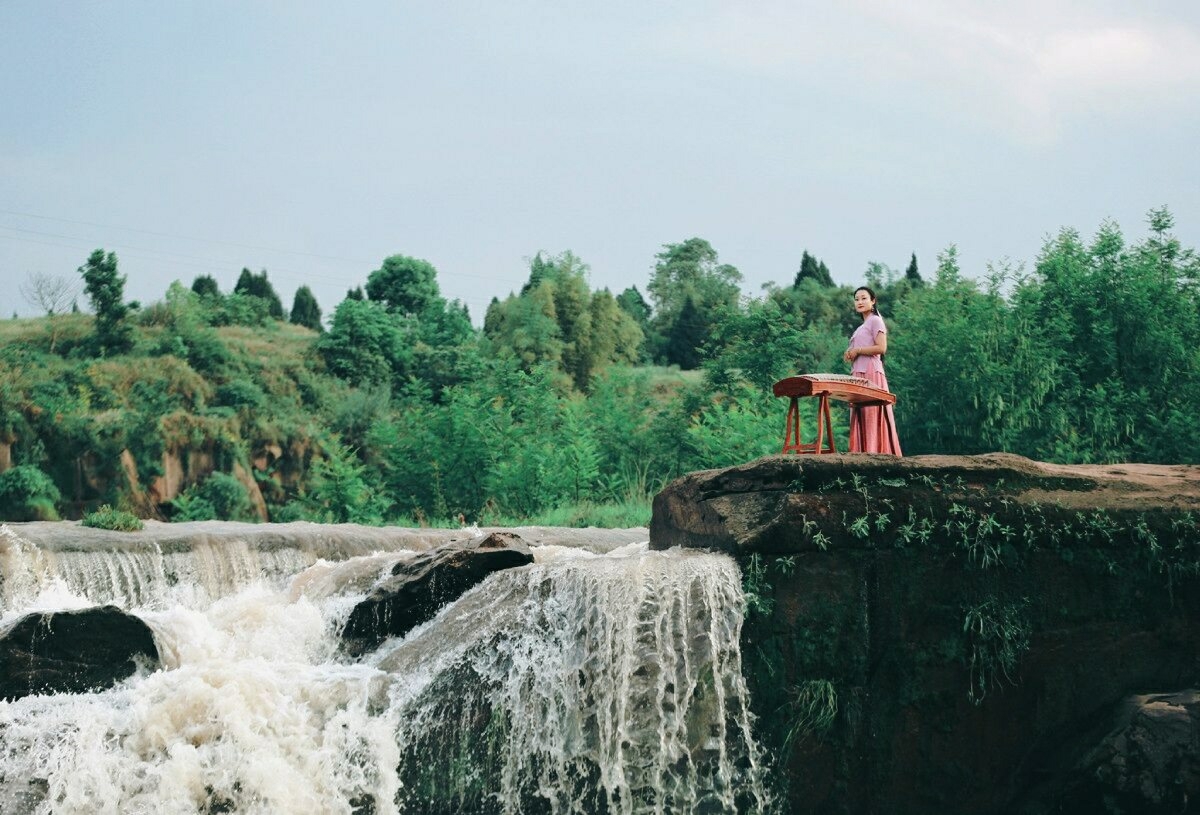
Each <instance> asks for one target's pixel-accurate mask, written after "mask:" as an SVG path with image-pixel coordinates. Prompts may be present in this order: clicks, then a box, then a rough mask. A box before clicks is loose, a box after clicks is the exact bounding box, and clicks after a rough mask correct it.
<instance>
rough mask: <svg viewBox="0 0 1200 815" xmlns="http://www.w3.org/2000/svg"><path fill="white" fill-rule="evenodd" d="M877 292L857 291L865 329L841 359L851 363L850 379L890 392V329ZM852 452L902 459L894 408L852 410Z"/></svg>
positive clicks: (856, 303) (852, 339)
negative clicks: (886, 359) (883, 420)
mask: <svg viewBox="0 0 1200 815" xmlns="http://www.w3.org/2000/svg"><path fill="white" fill-rule="evenodd" d="M875 304H876V300H875V292H873V291H871V290H870V289H869V288H867V287H866V286H859V287H858V288H857V289H855V290H854V310H855V311H857V312H858V313H859V315H861V316H862V320H863V322H862V325H860V326H859V327H858V328H857V329H855V331H854V334H852V335H851V337H850V347H849V348H847V349H846V353H845V354H843V355H842V358H843V359H845V360H846V361H847V362H849V363H851V366H850V375H851V376H858V377H862V378H863V379H866V380H867V381H869V382H870V383H871V384H872V385H874V386H875V387H877V388H882V389H883V390H885V391H886V390H889V389H888V383H887V377H886V376H884V373H883V355H884V354H886V353H887V326H886V325H884V324H883V318H882V317H880V316H879V310H878V309H877V308H876V307H875ZM879 410H886V411H887V412H888V419H889V421H888V423H887V427H888V430H887V431H886V432H884V433H880V432H879V414H878V413H877V412H876V411H879ZM850 452H851V453H891V454H892V455H896V456H898V455H901V453H900V437H899V436H897V435H896V417H895V415H894V414H893V413H892V406H891V405H887V406H885V407H882V408H878V407H855V408H851V410H850Z"/></svg>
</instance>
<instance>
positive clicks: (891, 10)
mask: <svg viewBox="0 0 1200 815" xmlns="http://www.w3.org/2000/svg"><path fill="white" fill-rule="evenodd" d="M1198 133H1200V3H1195V2H1177V3H1167V2H1157V3H1156V2H1148V3H1141V4H1133V3H1128V2H1060V3H1047V2H1045V0H1038V1H1037V2H1027V1H1026V0H1008V1H1007V2H1003V3H1000V2H987V3H969V2H952V1H951V0H947V1H946V2H940V1H939V0H905V1H904V2H899V1H898V2H869V1H868V0H860V1H857V2H834V3H830V2H820V3H816V2H796V1H795V0H793V2H772V0H756V2H745V3H734V2H706V1H705V0H690V2H656V3H653V4H651V3H647V2H644V1H643V2H625V0H605V2H603V3H599V2H597V3H577V2H561V1H560V2H526V1H525V0H504V2H493V3H465V2H453V1H452V0H448V1H447V2H440V3H430V2H420V3H418V2H382V0H376V1H372V2H353V3H301V2H275V3H267V2H253V0H238V1H237V2H224V0H203V1H201V0H195V1H194V2H188V1H187V0H148V2H123V1H122V0H110V2H62V3H48V2H45V0H0V315H5V316H7V315H11V313H12V312H14V311H16V312H19V313H21V314H32V313H34V309H33V308H32V306H30V305H29V304H27V303H26V302H24V300H23V298H22V297H21V296H20V294H19V291H18V290H19V284H20V283H22V282H23V281H25V280H27V279H28V276H29V275H30V274H31V273H39V272H40V273H48V274H57V275H63V276H68V277H71V278H72V279H74V278H77V277H78V276H77V275H76V274H75V269H76V268H77V267H78V266H79V265H80V264H81V263H82V262H83V261H84V259H85V258H86V257H87V255H88V254H89V252H90V251H91V250H92V249H95V248H97V247H103V248H105V249H108V250H112V251H115V252H116V253H117V255H118V257H119V259H120V269H121V271H122V273H123V274H125V275H126V276H127V278H128V281H127V284H126V294H127V296H128V297H129V298H130V299H139V300H141V301H142V302H143V303H148V302H153V301H155V300H160V299H161V298H162V297H163V294H164V293H165V291H166V289H167V286H168V285H169V284H170V282H171V281H172V280H180V281H181V282H183V283H184V284H185V285H190V284H191V281H192V280H193V279H194V278H195V277H196V276H197V275H199V274H209V275H212V276H214V277H215V278H216V279H217V281H218V283H219V285H220V286H221V289H222V290H223V291H228V290H229V289H231V288H232V286H233V283H234V282H235V280H236V279H237V276H238V273H239V271H240V270H241V269H242V267H244V266H246V267H250V268H251V269H253V270H255V271H257V270H259V269H263V268H265V269H266V270H267V272H268V276H269V278H270V280H271V281H272V282H273V283H274V285H275V288H276V289H277V290H278V291H279V293H280V296H281V297H282V299H283V301H284V305H285V307H288V306H290V305H291V301H292V297H293V295H294V293H295V290H296V288H297V287H298V286H300V285H302V284H308V285H309V286H311V287H312V289H313V291H314V292H315V293H316V295H317V299H318V301H319V302H320V304H321V308H322V309H323V311H324V312H325V314H326V315H327V316H328V315H329V314H330V313H331V312H332V310H333V308H334V307H335V306H336V305H337V303H338V302H339V301H340V300H341V299H342V297H343V296H344V294H345V292H346V290H347V289H348V288H350V287H353V286H357V285H361V284H363V283H364V282H365V281H366V278H367V275H368V274H370V272H371V271H372V270H374V269H376V268H378V267H379V265H380V262H381V261H382V259H383V258H384V257H386V256H388V255H391V254H406V255H412V256H415V257H419V258H424V259H426V260H428V261H430V262H431V263H433V265H434V266H436V267H437V269H438V272H439V278H438V279H439V283H440V285H441V288H442V292H443V294H444V295H446V296H447V297H451V298H459V299H461V300H463V301H465V302H466V303H467V304H468V306H469V307H470V310H471V314H472V317H473V318H474V319H475V321H476V322H477V323H478V322H479V321H480V320H481V319H482V315H483V311H484V310H485V309H486V307H487V303H488V301H489V300H490V299H491V298H492V297H493V296H500V297H503V296H505V295H506V294H507V293H508V292H509V291H511V290H513V289H515V288H519V287H520V285H521V283H522V282H523V281H524V280H525V279H526V276H527V273H528V258H529V257H531V256H532V255H534V254H535V253H537V252H538V251H539V250H541V251H546V252H550V253H558V252H561V251H564V250H568V249H569V250H571V251H573V252H574V253H575V254H577V255H579V256H580V257H581V258H582V259H583V260H584V262H586V263H587V264H589V265H590V267H591V275H590V278H591V283H592V286H593V287H595V288H600V287H605V286H607V287H608V288H610V289H611V290H612V291H613V292H614V294H615V293H617V292H619V291H621V290H622V289H624V288H625V287H627V286H629V285H637V286H638V288H639V289H641V290H642V291H643V292H644V291H645V287H646V282H647V281H648V279H649V276H650V273H651V271H652V269H653V266H654V255H655V254H656V253H657V252H658V251H660V250H661V248H662V245H663V244H667V243H677V242H680V241H683V240H686V239H687V238H690V237H696V236H698V237H702V238H705V239H707V240H708V241H709V242H710V243H712V245H713V246H714V247H715V248H716V249H717V251H718V252H719V253H720V258H721V260H722V261H723V262H727V263H732V264H734V265H735V266H737V267H738V268H739V269H740V270H741V271H742V273H743V275H744V276H745V281H744V284H743V290H744V291H745V292H746V294H749V295H756V294H759V293H760V292H761V288H762V285H763V284H764V283H766V282H768V281H774V282H776V283H780V284H786V283H790V281H791V280H792V278H793V276H794V275H795V272H796V269H797V268H798V266H799V262H800V256H801V253H802V251H804V250H805V249H807V250H808V251H809V252H811V253H812V254H814V255H816V256H817V257H819V258H821V259H823V260H825V262H826V263H827V264H828V266H829V268H830V270H831V271H832V273H833V276H834V279H835V280H837V281H838V282H841V283H857V282H859V281H861V279H862V275H863V272H864V270H865V269H866V267H867V264H868V262H870V261H878V262H882V263H885V264H887V265H889V266H891V267H893V268H895V269H897V270H898V271H901V272H902V271H903V269H904V268H905V266H906V265H907V263H908V259H909V255H910V253H912V252H916V254H917V258H918V262H919V265H920V268H921V270H922V272H923V273H924V274H925V275H927V276H928V275H930V274H932V272H933V269H934V267H935V264H936V256H937V253H938V252H939V251H941V250H943V249H944V248H945V247H947V246H948V245H950V244H951V243H953V244H957V246H958V248H959V253H960V257H961V261H962V264H963V268H964V271H965V272H966V273H967V274H971V275H974V276H981V275H982V274H983V273H984V271H985V267H986V264H987V263H988V262H990V261H999V260H1002V259H1005V258H1009V259H1011V260H1012V261H1014V262H1023V263H1025V264H1026V266H1032V264H1033V262H1034V260H1035V258H1036V255H1037V252H1038V250H1039V248H1040V246H1041V244H1042V241H1043V240H1044V238H1045V237H1046V236H1047V235H1048V234H1050V233H1053V232H1057V231H1058V230H1059V229H1060V228H1061V227H1064V226H1070V227H1075V228H1077V229H1079V230H1080V231H1081V232H1082V233H1083V234H1084V235H1085V236H1091V235H1092V234H1094V233H1095V231H1096V229H1097V228H1098V227H1099V225H1100V223H1101V221H1102V220H1104V219H1106V218H1111V219H1113V220H1115V221H1117V222H1118V223H1119V224H1120V226H1121V227H1122V229H1123V230H1124V232H1125V235H1126V237H1127V239H1129V240H1130V241H1131V242H1133V241H1137V240H1141V239H1142V238H1143V237H1144V236H1145V234H1146V226H1145V214H1146V212H1147V211H1148V210H1149V209H1151V208H1152V207H1158V206H1162V205H1166V206H1168V207H1170V209H1171V210H1172V212H1173V213H1174V214H1175V217H1176V228H1175V233H1176V235H1178V236H1179V237H1180V239H1181V240H1183V242H1184V244H1185V245H1187V246H1192V247H1195V246H1197V245H1198V244H1200V159H1198V158H1197V155H1198V150H1197V134H1198ZM80 305H81V306H83V305H84V301H83V300H82V298H81V302H80Z"/></svg>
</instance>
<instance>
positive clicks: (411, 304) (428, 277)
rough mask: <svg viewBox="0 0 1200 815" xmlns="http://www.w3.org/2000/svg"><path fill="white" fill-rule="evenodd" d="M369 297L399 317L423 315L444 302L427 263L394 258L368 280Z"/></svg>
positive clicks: (384, 263) (394, 256)
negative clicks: (398, 314) (403, 315)
mask: <svg viewBox="0 0 1200 815" xmlns="http://www.w3.org/2000/svg"><path fill="white" fill-rule="evenodd" d="M367 297H369V298H370V299H372V300H375V301H377V302H380V303H383V304H384V305H386V306H387V307H388V309H389V310H391V311H395V312H398V313H400V314H421V313H423V312H425V311H426V310H427V309H428V308H429V307H430V306H431V305H433V304H434V303H435V302H437V301H439V300H440V299H441V294H440V292H439V291H438V284H437V270H436V269H435V268H433V266H432V264H430V263H429V262H428V261H424V260H420V259H418V258H410V257H407V256H406V255H392V256H391V257H389V258H386V259H385V260H384V261H383V265H382V266H380V267H379V268H378V269H376V270H375V271H373V272H371V274H370V276H369V277H368V278H367Z"/></svg>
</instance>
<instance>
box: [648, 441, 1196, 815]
mask: <svg viewBox="0 0 1200 815" xmlns="http://www.w3.org/2000/svg"><path fill="white" fill-rule="evenodd" d="M650 534H651V547H652V548H656V549H661V548H668V547H671V546H691V547H700V548H706V549H712V550H717V551H723V552H727V553H730V554H731V555H732V556H733V557H734V558H735V559H736V560H738V562H739V563H740V564H741V566H742V569H743V576H744V583H745V588H746V590H747V609H748V611H747V617H746V622H745V626H744V629H743V653H744V654H745V655H746V670H747V678H748V681H749V682H750V684H751V687H752V691H753V699H754V704H755V706H756V708H757V712H758V715H759V723H760V728H761V730H762V735H763V737H764V739H765V740H766V741H767V742H768V743H769V744H770V745H772V746H773V747H774V749H775V751H776V753H777V757H778V759H779V765H780V766H781V768H782V770H783V776H784V777H785V778H786V787H787V789H786V793H785V795H784V801H785V805H784V807H783V808H784V810H790V811H795V812H801V811H812V812H894V813H918V812H930V811H954V812H975V813H1000V812H1005V813H1008V812H1028V813H1035V812H1036V813H1041V812H1047V813H1048V812H1059V811H1067V810H1065V809H1064V807H1065V806H1067V804H1068V801H1069V799H1068V798H1067V797H1065V796H1068V792H1067V790H1068V786H1067V781H1068V779H1070V778H1079V777H1081V776H1079V774H1078V773H1079V770H1077V769H1076V765H1075V762H1076V761H1078V760H1081V757H1082V756H1083V755H1084V754H1090V755H1094V756H1097V758H1095V762H1096V763H1095V765H1094V766H1095V769H1096V772H1100V770H1099V768H1100V767H1107V768H1109V770H1106V771H1112V772H1113V773H1114V774H1113V778H1114V779H1118V778H1120V777H1121V776H1120V775H1119V773H1116V771H1115V770H1114V769H1113V768H1115V767H1117V766H1118V765H1119V761H1118V760H1117V759H1116V758H1110V759H1103V758H1101V757H1100V756H1101V755H1102V753H1103V749H1102V748H1103V742H1102V739H1103V738H1104V737H1105V735H1106V733H1107V731H1104V732H1100V733H1096V732H1094V731H1095V728H1096V724H1097V722H1103V721H1111V720H1112V717H1113V716H1114V711H1116V710H1118V708H1119V706H1120V705H1121V704H1122V700H1124V699H1126V698H1127V697H1129V696H1130V695H1132V694H1138V693H1146V692H1148V691H1154V692H1169V691H1177V690H1180V689H1184V688H1193V687H1197V685H1198V682H1200V468H1197V467H1185V466H1179V467H1156V466H1152V465H1119V466H1112V467H1066V466H1050V465H1043V464H1039V463H1036V462H1032V461H1028V460H1026V459H1023V458H1019V457H1017V456H1011V455H989V456H977V457H945V456H926V457H910V458H903V459H898V458H893V457H890V456H864V455H859V456H844V455H842V456H820V457H817V456H789V457H782V456H773V457H768V458H764V459H759V460H758V461H755V462H751V463H750V464H747V465H743V466H740V467H733V468H729V469H726V470H712V471H705V472H700V473H692V474H690V475H688V476H685V477H684V478H681V479H679V480H677V481H676V482H673V483H672V484H670V485H668V486H667V488H666V489H665V490H664V491H663V492H662V493H661V494H659V495H658V496H657V497H656V498H655V502H654V517H653V521H652V523H651V530H650ZM1126 740H1127V741H1128V739H1126ZM1111 741H1112V740H1110V743H1111ZM1068 747H1070V748H1071V749H1072V750H1074V752H1073V753H1072V754H1071V755H1072V756H1073V758H1072V759H1071V761H1066V760H1065V759H1064V755H1065V753H1064V751H1065V750H1067V749H1068ZM1097 751H1099V752H1097ZM1113 755H1116V754H1115V753H1114V754H1113ZM1169 764H1170V762H1167V765H1169ZM1136 777H1138V778H1142V777H1144V775H1139V776H1136ZM1051 780H1053V781H1054V783H1050V781H1051ZM1111 783H1112V785H1113V786H1112V789H1118V788H1121V789H1124V787H1120V785H1121V784H1125V782H1124V781H1118V780H1114V781H1112V782H1111ZM1131 783H1132V782H1131ZM1035 789H1037V790H1041V792H1040V793H1039V794H1038V795H1032V796H1031V794H1030V791H1031V790H1035ZM1071 811H1074V810H1071ZM1127 811H1131V810H1127Z"/></svg>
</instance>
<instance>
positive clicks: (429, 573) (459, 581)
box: [342, 532, 533, 653]
mask: <svg viewBox="0 0 1200 815" xmlns="http://www.w3.org/2000/svg"><path fill="white" fill-rule="evenodd" d="M532 562H533V554H532V552H530V550H529V547H528V546H527V545H526V544H525V542H524V541H523V540H521V538H520V537H519V536H518V535H515V534H513V533H511V532H493V533H491V534H490V535H488V536H487V537H486V538H484V539H482V540H480V541H471V542H468V543H466V544H452V545H449V546H444V547H442V548H439V549H435V550H433V551H430V552H422V553H420V554H418V555H417V556H416V557H414V558H412V559H411V560H405V561H401V562H399V563H397V564H396V565H395V566H393V567H392V574H391V576H390V577H388V578H387V579H386V580H384V581H382V582H381V583H379V584H378V585H376V586H375V588H374V589H372V591H371V593H370V594H369V595H368V596H367V598H366V599H365V600H363V601H362V602H361V603H359V604H358V605H357V606H355V607H354V610H353V611H352V612H351V613H350V618H349V619H348V620H347V622H346V627H345V628H344V629H343V631H342V637H343V638H344V640H345V642H346V648H347V650H349V651H351V652H356V653H357V652H361V651H364V650H368V649H370V648H374V647H375V646H377V645H378V644H379V643H381V642H383V641H384V640H385V639H387V638H388V637H400V636H403V635H404V634H406V633H408V632H409V631H411V630H412V629H413V628H415V627H417V626H418V625H420V624H421V623H423V622H426V621H427V620H430V619H432V618H433V616H434V615H435V614H437V612H438V610H439V609H440V608H441V607H442V606H444V605H446V604H447V603H449V602H451V601H453V600H456V599H457V598H458V597H460V596H461V595H462V594H463V592H465V591H467V590H468V589H470V588H471V587H472V586H474V585H475V584H477V583H479V582H480V581H482V580H483V579H484V578H485V577H487V576H488V575H490V574H492V573H493V572H498V571H501V570H502V569H511V568H514V567H516V566H524V565H526V564H528V563H532Z"/></svg>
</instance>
